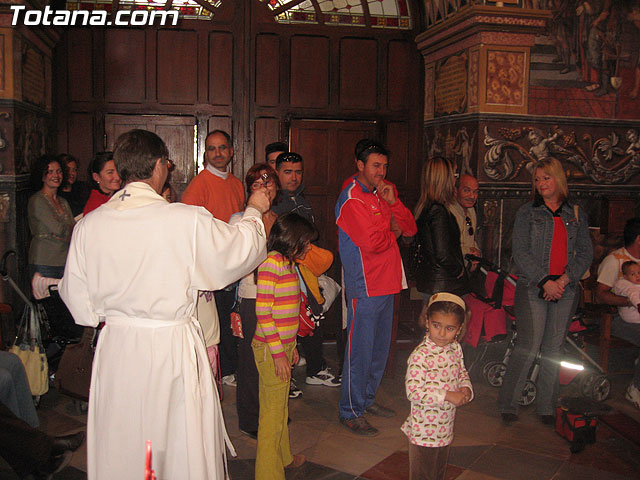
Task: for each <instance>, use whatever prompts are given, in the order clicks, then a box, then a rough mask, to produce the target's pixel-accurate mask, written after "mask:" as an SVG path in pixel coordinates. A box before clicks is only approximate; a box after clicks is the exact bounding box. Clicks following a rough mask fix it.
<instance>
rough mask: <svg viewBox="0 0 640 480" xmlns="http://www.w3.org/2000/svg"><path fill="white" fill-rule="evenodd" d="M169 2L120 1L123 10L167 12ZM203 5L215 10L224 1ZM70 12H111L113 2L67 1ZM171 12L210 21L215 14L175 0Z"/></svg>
mask: <svg viewBox="0 0 640 480" xmlns="http://www.w3.org/2000/svg"><path fill="white" fill-rule="evenodd" d="M167 3H169V2H168V0H120V1H119V8H120V9H121V10H125V9H126V10H165V9H166V7H167ZM203 3H207V4H208V5H210V7H211V9H212V10H213V9H215V8H218V7H220V5H222V0H203ZM67 9H68V10H106V11H107V12H111V10H112V9H113V0H67ZM169 9H170V10H177V11H178V13H179V14H180V18H185V19H201V20H209V19H211V18H212V17H213V15H214V14H213V12H212V11H210V10H207V9H206V8H204V7H203V6H201V5H199V4H198V3H196V2H194V1H193V0H173V1H172V2H171V6H170V7H169Z"/></svg>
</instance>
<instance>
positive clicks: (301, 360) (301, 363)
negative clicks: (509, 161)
mask: <svg viewBox="0 0 640 480" xmlns="http://www.w3.org/2000/svg"><path fill="white" fill-rule="evenodd" d="M306 364H307V359H306V358H304V357H303V356H302V355H300V357H299V358H298V363H296V367H304V366H305V365H306Z"/></svg>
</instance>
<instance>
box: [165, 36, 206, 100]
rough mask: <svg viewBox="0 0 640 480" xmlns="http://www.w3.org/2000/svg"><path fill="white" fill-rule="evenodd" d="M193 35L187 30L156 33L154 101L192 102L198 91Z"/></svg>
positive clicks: (195, 45) (196, 57)
mask: <svg viewBox="0 0 640 480" xmlns="http://www.w3.org/2000/svg"><path fill="white" fill-rule="evenodd" d="M197 38H198V36H197V34H196V32H194V31H191V30H189V31H187V30H159V31H158V32H157V39H158V44H157V49H156V56H157V61H156V62H157V65H158V72H157V75H156V79H157V82H156V85H157V86H158V92H157V93H158V102H160V103H165V104H172V105H182V104H193V103H195V102H196V99H197V96H198V95H197V90H198V80H197V73H198V68H197V65H198V42H197Z"/></svg>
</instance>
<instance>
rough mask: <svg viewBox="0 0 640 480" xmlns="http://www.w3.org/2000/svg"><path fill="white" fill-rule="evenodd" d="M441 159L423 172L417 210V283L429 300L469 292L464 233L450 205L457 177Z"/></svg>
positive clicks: (435, 160) (429, 165)
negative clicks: (461, 240) (463, 249)
mask: <svg viewBox="0 0 640 480" xmlns="http://www.w3.org/2000/svg"><path fill="white" fill-rule="evenodd" d="M454 173H455V172H454V169H453V166H452V165H451V163H450V162H449V161H448V160H446V159H444V158H441V157H435V158H432V159H429V160H427V162H426V163H425V164H424V167H423V169H422V182H421V194H420V199H419V200H418V204H417V205H416V208H415V212H414V214H415V218H416V225H417V226H418V234H417V238H416V240H417V242H418V243H419V245H420V247H419V258H418V269H417V270H416V281H417V288H418V291H420V292H422V293H424V294H425V295H426V298H425V301H428V300H429V297H430V296H431V295H433V294H434V293H438V292H449V293H453V294H454V295H458V296H462V295H464V294H465V293H468V292H469V287H468V277H467V272H466V270H465V267H464V259H463V257H462V249H461V248H460V230H459V228H458V224H457V222H456V219H455V217H454V216H453V215H452V214H451V212H449V210H448V208H447V206H448V205H449V204H451V202H452V201H453V199H454V192H455V175H454Z"/></svg>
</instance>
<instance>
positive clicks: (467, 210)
mask: <svg viewBox="0 0 640 480" xmlns="http://www.w3.org/2000/svg"><path fill="white" fill-rule="evenodd" d="M478 191H479V186H478V181H477V180H476V179H475V178H474V177H472V176H471V175H468V174H463V175H460V178H458V181H457V182H456V198H455V201H454V202H453V203H452V204H451V205H450V206H449V211H450V212H451V213H452V214H453V216H454V217H456V221H457V222H458V228H460V247H461V248H462V255H466V254H468V253H470V254H471V255H477V256H481V255H482V253H481V252H480V247H479V246H478V242H477V241H476V233H477V219H476V210H475V208H474V207H475V205H476V202H477V201H478ZM472 269H475V265H474V266H473V267H472Z"/></svg>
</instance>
